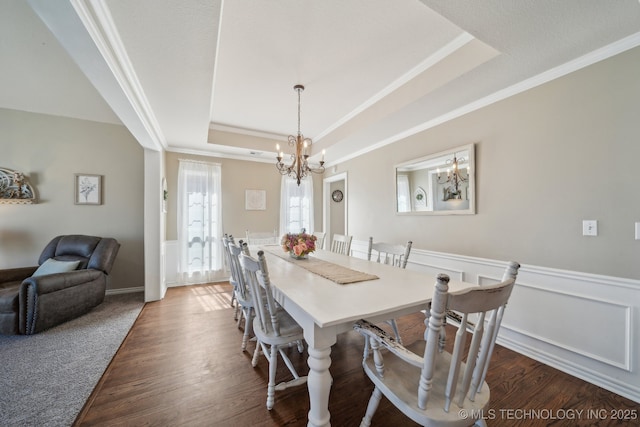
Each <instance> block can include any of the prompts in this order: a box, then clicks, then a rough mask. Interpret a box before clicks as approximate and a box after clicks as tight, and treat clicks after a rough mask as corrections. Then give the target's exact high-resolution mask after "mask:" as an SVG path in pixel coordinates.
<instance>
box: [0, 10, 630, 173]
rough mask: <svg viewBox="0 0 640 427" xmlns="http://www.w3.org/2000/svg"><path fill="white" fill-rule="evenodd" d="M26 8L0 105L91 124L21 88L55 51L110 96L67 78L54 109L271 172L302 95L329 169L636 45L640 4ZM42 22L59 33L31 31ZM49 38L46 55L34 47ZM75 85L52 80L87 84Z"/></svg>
mask: <svg viewBox="0 0 640 427" xmlns="http://www.w3.org/2000/svg"><path fill="white" fill-rule="evenodd" d="M28 4H29V5H30V6H31V8H32V10H31V9H29V8H28V7H27V6H25V5H24V4H21V2H19V3H12V2H9V3H4V4H3V5H0V12H2V11H8V12H10V13H9V15H11V16H12V17H13V18H14V20H19V21H20V22H21V24H24V25H9V24H10V22H8V21H7V19H8V18H4V19H3V18H0V22H1V23H4V24H7V25H3V26H2V27H3V28H4V29H0V34H1V35H2V36H3V37H2V38H3V40H12V41H13V40H19V41H20V42H21V43H22V45H20V46H18V47H16V48H15V49H13V48H9V47H7V46H4V47H0V49H2V50H0V52H3V51H6V52H9V53H11V54H12V55H15V54H19V55H20V56H21V58H20V61H13V62H14V63H16V64H17V63H20V64H23V63H24V66H29V64H31V66H29V71H28V72H24V73H20V70H18V69H16V70H12V69H8V70H7V69H5V70H1V71H0V76H2V77H3V78H5V79H7V81H15V82H16V85H15V86H14V87H11V88H2V89H0V100H3V99H7V100H10V102H6V103H5V102H3V103H2V105H0V107H3V108H12V107H14V108H18V109H24V110H27V111H35V112H42V113H46V114H54V115H55V114H58V115H63V116H72V117H78V118H83V119H91V117H90V114H92V113H91V111H92V110H91V108H85V109H84V110H83V111H77V112H76V113H74V112H73V111H72V109H73V108H77V109H79V110H80V109H82V106H79V107H75V106H73V105H70V103H65V102H59V103H58V105H59V106H60V108H59V111H57V110H56V104H55V103H50V104H43V103H42V98H43V93H44V92H43V91H40V92H39V93H37V92H36V91H33V90H29V89H28V86H27V85H28V84H29V81H28V80H26V79H25V80H24V81H23V79H21V78H20V77H21V75H22V74H24V75H25V76H29V78H30V79H31V81H33V79H34V78H37V73H42V74H41V78H42V80H44V81H50V80H51V79H52V78H53V77H52V76H51V75H46V74H45V73H47V71H48V70H47V69H46V67H42V65H46V64H47V61H46V60H47V58H45V57H43V50H44V51H45V52H44V53H46V52H49V53H52V54H53V53H56V54H57V55H59V54H58V53H57V52H56V47H55V46H51V44H53V43H54V42H56V41H57V42H59V43H60V45H62V47H63V48H64V49H65V50H66V51H67V53H68V55H69V57H68V58H59V59H58V62H57V63H56V64H57V65H59V64H62V62H63V61H69V62H71V61H72V62H74V63H75V66H77V67H79V69H80V71H81V72H82V74H84V75H85V76H86V78H87V79H88V81H89V82H91V84H92V85H93V87H95V89H96V90H97V92H98V94H99V95H100V96H101V98H102V99H100V100H96V101H95V102H94V101H90V100H89V98H91V97H95V96H96V95H95V94H93V93H91V90H89V89H85V88H84V87H83V86H82V84H80V83H81V82H78V83H77V84H74V82H73V81H71V80H70V81H68V82H66V81H65V82H62V81H61V82H60V84H59V85H57V84H49V86H50V87H48V88H47V89H46V91H48V92H47V93H46V94H45V96H44V97H45V98H46V99H47V100H54V99H61V100H62V99H64V100H66V98H71V96H70V95H69V92H68V91H67V92H66V93H65V92H64V88H69V87H72V88H74V89H76V88H77V90H78V91H79V92H78V93H77V94H73V95H75V96H76V98H77V99H78V100H81V99H83V98H82V96H84V98H85V99H87V101H86V102H85V103H86V104H87V105H88V104H92V105H94V104H95V105H99V104H100V102H102V103H104V102H105V101H106V103H107V104H108V106H109V107H110V108H111V109H112V110H113V112H114V113H115V114H116V115H117V117H118V118H119V120H120V121H121V122H122V123H123V124H124V125H125V126H126V127H127V128H128V129H129V130H130V132H131V133H132V134H133V135H134V137H135V138H136V139H137V140H138V141H139V142H140V144H141V145H142V146H143V147H144V148H148V149H152V150H160V149H166V150H170V151H180V152H186V153H193V154H202V155H211V156H219V157H231V158H238V159H249V160H253V161H265V162H272V161H273V158H274V157H275V144H276V143H280V144H284V142H285V141H286V140H287V139H286V138H287V137H286V135H287V134H288V133H289V132H290V129H291V128H292V127H293V126H295V121H294V120H292V117H295V109H296V105H295V102H293V101H292V99H291V96H290V89H291V87H292V86H293V85H295V84H299V83H301V82H304V84H305V86H306V90H305V103H304V106H303V110H304V111H303V115H304V128H305V135H306V136H308V137H310V138H312V139H313V141H314V147H313V152H312V153H311V156H310V160H313V161H316V162H317V161H318V160H319V155H320V152H321V151H322V150H323V149H325V150H326V156H325V160H326V165H327V166H330V165H334V164H336V163H339V162H341V161H344V160H346V159H349V158H353V157H355V156H358V155H360V154H362V153H366V152H367V151H370V150H373V149H376V148H379V147H381V146H384V145H386V144H390V143H393V142H395V141H398V140H400V139H402V138H405V137H407V136H410V135H413V134H415V133H417V132H421V131H423V130H426V129H429V128H430V127H433V126H436V125H438V124H440V123H443V122H445V121H447V120H451V119H453V118H456V117H459V116H461V115H463V114H466V113H468V112H471V111H474V110H476V109H478V108H481V107H483V106H486V105H489V104H491V103H493V102H496V101H499V100H502V99H504V98H506V97H509V96H512V95H515V94H517V93H520V92H522V91H524V90H527V89H529V88H532V87H535V86H537V85H539V84H542V83H545V82H547V81H549V80H552V79H554V78H558V77H560V76H563V75H565V74H567V73H570V72H572V71H575V70H577V69H579V68H582V67H584V66H587V65H590V64H592V63H594V62H597V61H600V60H602V59H606V58H608V57H610V56H612V55H615V54H618V53H621V52H624V51H625V50H628V49H631V48H634V47H636V46H638V45H640V4H639V3H638V2H635V1H619V2H614V3H610V2H600V1H591V0H588V1H587V0H565V1H563V2H557V3H553V4H550V3H548V2H530V1H529V0H512V1H509V2H508V7H507V6H506V4H505V3H504V2H501V1H500V0H486V1H483V2H473V1H459V2H446V3H443V2H439V1H433V0H422V1H415V0H398V1H394V2H388V1H387V0H350V1H348V2H345V1H342V0H325V1H323V2H317V1H313V0H279V1H278V2H262V1H256V0H233V1H227V2H224V3H223V1H222V0H217V1H216V0H212V1H207V2H202V1H200V0H182V1H179V2H176V1H174V0H136V1H135V2H123V1H120V0H67V1H60V2H55V4H54V2H51V1H49V0H28ZM34 11H35V13H36V14H37V15H38V16H39V18H40V19H41V20H42V22H44V23H45V24H46V26H47V27H48V30H44V29H42V28H35V26H37V25H40V24H39V23H38V22H39V21H38V20H37V19H33V18H32V15H33V12H34ZM30 15H31V16H30ZM5 16H6V15H5ZM9 31H10V32H9ZM47 31H50V32H51V33H52V34H53V36H54V37H55V39H52V42H51V43H48V45H47V44H45V43H44V42H42V41H41V40H39V39H37V38H33V37H31V38H29V36H28V35H29V34H36V35H41V34H42V37H44V38H45V39H46V38H47V37H48V36H46V32H47ZM20 32H21V34H18V33H20ZM292 34H295V37H292ZM47 41H48V40H47ZM30 43H32V45H30ZM34 47H37V48H39V49H33V48H34ZM47 49H49V50H48V51H46V50H47ZM14 52H17V53H14ZM34 52H35V53H34ZM30 55H31V56H32V57H30ZM39 68H44V69H43V70H39ZM67 68H69V67H67ZM60 69H61V70H62V69H63V67H60ZM54 71H55V70H54ZM11 73H14V74H11ZM67 74H70V76H67V75H65V73H63V72H59V73H57V74H55V78H56V79H58V80H63V79H65V78H69V79H71V78H72V77H74V76H75V74H74V75H71V74H72V73H67ZM74 78H75V79H76V81H78V78H77V77H74ZM47 79H49V80H47ZM21 85H24V86H23V87H24V89H23V90H21ZM5 92H7V93H8V95H7V96H5ZM18 93H20V95H21V96H18V95H17V94H18ZM81 95H82V96H81ZM30 100H31V101H30ZM28 102H32V104H33V107H32V108H31V107H29V106H28V105H27V104H28ZM5 104H6V105H5ZM43 105H45V106H43ZM74 105H75V104H74ZM62 107H64V108H62ZM101 117H104V115H102V116H100V117H99V115H98V114H96V115H95V118H94V120H98V121H101V120H103V119H102V118H101ZM109 120H110V119H107V121H109Z"/></svg>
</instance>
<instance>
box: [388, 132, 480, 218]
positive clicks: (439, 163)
mask: <svg viewBox="0 0 640 427" xmlns="http://www.w3.org/2000/svg"><path fill="white" fill-rule="evenodd" d="M474 162H475V158H474V145H473V144H469V145H464V146H462V147H457V148H454V149H451V150H447V151H443V152H441V153H436V154H432V155H429V156H426V157H421V158H419V159H415V160H411V161H408V162H405V163H402V164H400V165H397V166H396V189H397V197H396V200H397V204H396V210H397V212H398V213H406V214H410V213H415V214H432V215H456V214H474V213H475V191H474V189H475V164H474Z"/></svg>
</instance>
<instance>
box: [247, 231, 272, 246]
mask: <svg viewBox="0 0 640 427" xmlns="http://www.w3.org/2000/svg"><path fill="white" fill-rule="evenodd" d="M245 234H246V236H245V242H247V244H248V245H249V246H254V245H274V244H277V243H280V240H279V239H278V234H277V232H276V230H275V229H274V230H273V231H249V230H246V232H245Z"/></svg>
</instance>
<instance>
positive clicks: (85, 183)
mask: <svg viewBox="0 0 640 427" xmlns="http://www.w3.org/2000/svg"><path fill="white" fill-rule="evenodd" d="M74 183H75V185H74V190H75V193H74V202H75V204H76V205H101V204H102V175H88V174H85V173H77V174H75V181H74Z"/></svg>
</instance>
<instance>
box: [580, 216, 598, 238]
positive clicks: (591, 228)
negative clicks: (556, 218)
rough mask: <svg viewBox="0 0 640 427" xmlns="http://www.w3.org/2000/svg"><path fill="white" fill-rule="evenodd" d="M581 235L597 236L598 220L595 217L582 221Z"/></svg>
mask: <svg viewBox="0 0 640 427" xmlns="http://www.w3.org/2000/svg"><path fill="white" fill-rule="evenodd" d="M582 235H583V236H597V235H598V221H597V220H595V219H585V220H584V221H582Z"/></svg>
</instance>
